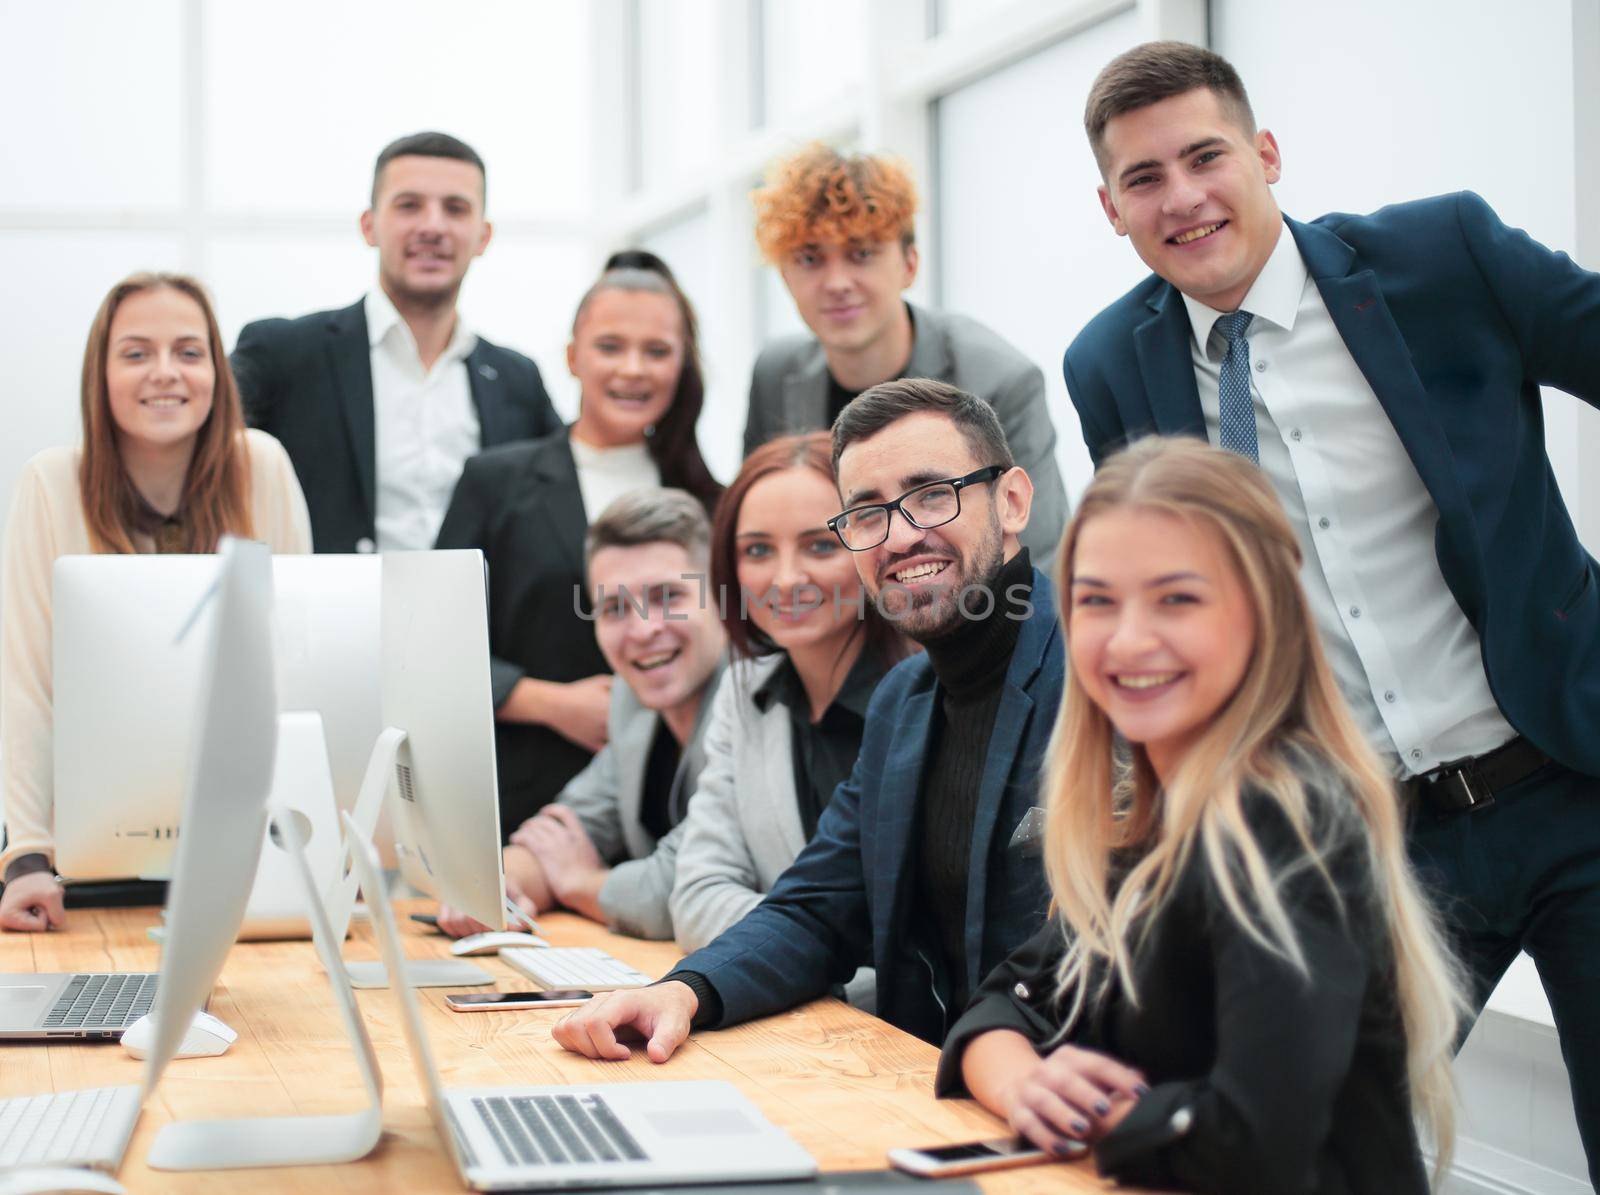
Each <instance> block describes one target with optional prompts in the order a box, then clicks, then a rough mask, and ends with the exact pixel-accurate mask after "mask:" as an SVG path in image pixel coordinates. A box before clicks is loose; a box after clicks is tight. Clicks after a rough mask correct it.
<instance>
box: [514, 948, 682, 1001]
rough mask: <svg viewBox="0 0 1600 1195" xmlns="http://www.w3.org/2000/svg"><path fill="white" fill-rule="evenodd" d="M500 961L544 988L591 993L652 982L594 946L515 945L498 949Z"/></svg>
mask: <svg viewBox="0 0 1600 1195" xmlns="http://www.w3.org/2000/svg"><path fill="white" fill-rule="evenodd" d="M500 961H501V962H503V963H508V964H510V965H511V966H512V967H514V968H515V969H516V970H518V971H521V972H522V973H523V974H524V975H526V976H527V977H528V978H529V979H531V980H533V982H534V983H537V984H540V985H542V986H543V987H545V988H582V989H584V990H585V991H590V992H604V991H610V990H612V989H614V988H642V987H646V986H648V985H649V984H652V983H654V982H655V980H654V979H653V978H651V977H650V976H649V975H646V974H645V973H644V972H643V971H639V970H635V969H634V968H633V967H630V966H628V964H627V963H624V962H622V961H621V960H619V959H614V958H612V957H611V956H610V955H609V954H607V953H606V952H605V951H603V950H601V949H599V948H598V947H596V946H547V947H545V948H544V949H536V948H533V947H528V946H517V947H513V948H511V949H510V950H502V951H501V952H500Z"/></svg>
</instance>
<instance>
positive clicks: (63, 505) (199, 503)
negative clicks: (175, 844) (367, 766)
mask: <svg viewBox="0 0 1600 1195" xmlns="http://www.w3.org/2000/svg"><path fill="white" fill-rule="evenodd" d="M82 410H83V444H82V447H75V448H52V449H47V450H46V451H44V452H41V453H40V454H39V455H38V456H36V457H34V458H33V460H31V461H29V462H28V465H27V466H26V468H25V469H24V470H23V474H22V479H21V481H20V482H19V483H18V485H17V491H16V494H15V496H14V497H13V499H12V504H11V512H10V516H9V518H8V519H7V522H6V536H5V558H4V566H3V572H0V785H3V790H4V804H5V826H6V844H5V850H4V852H3V853H0V874H3V876H4V881H5V890H4V892H3V894H0V928H5V929H9V930H45V929H53V928H58V927H60V926H61V925H63V924H64V923H65V914H64V911H63V903H62V894H61V886H60V884H59V883H58V882H57V880H56V878H55V876H54V874H53V870H52V866H51V862H52V856H53V853H54V834H53V826H54V821H53V812H54V804H55V802H54V773H55V760H54V751H53V741H54V728H53V723H52V708H51V692H52V685H51V675H50V668H51V663H50V661H51V610H50V595H51V573H52V569H53V567H54V563H55V560H56V557H58V556H67V555H83V554H87V553H99V552H129V553H131V552H213V551H215V550H216V547H217V542H218V540H219V539H220V538H221V537H222V536H223V535H237V536H243V537H245V538H249V539H259V540H263V541H265V542H266V543H267V544H268V546H270V547H271V548H272V550H273V551H275V552H308V551H310V550H311V525H310V522H309V520H308V519H307V516H306V505H305V498H304V496H303V495H302V494H301V492H300V483H299V482H298V481H297V480H296V479H295V475H294V469H293V467H292V466H291V465H290V464H289V458H288V456H287V455H286V454H285V453H284V451H283V449H282V448H281V447H280V446H279V445H278V442H277V441H276V440H274V439H272V437H270V436H268V435H265V434H264V433H262V432H257V431H247V430H246V429H245V427H244V417H243V414H242V412H241V410H240V405H239V393H238V390H237V389H236V388H235V386H234V382H233V375H232V374H231V373H230V372H229V370H228V363H227V357H226V355H225V354H224V352H223V346H222V335H221V332H220V331H219V330H218V327H217V320H216V316H215V314H213V312H212V310H211V304H210V301H209V300H208V299H207V297H206V294H205V291H204V290H203V289H202V288H201V287H200V285H199V283H197V282H195V281H194V280H193V279H190V278H186V277H183V276H181V275H175V274H135V275H133V276H132V277H129V278H126V279H124V280H123V281H122V282H119V283H118V284H117V285H116V286H114V287H113V288H112V289H111V293H110V294H108V295H107V296H106V297H105V301H104V302H102V303H101V304H100V310H99V311H98V312H97V313H96V315H95V318H94V323H93V325H92V326H91V327H90V329H89V342H88V345H87V347H86V348H85V350H84V361H83V385H82Z"/></svg>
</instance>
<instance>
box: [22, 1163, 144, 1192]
mask: <svg viewBox="0 0 1600 1195" xmlns="http://www.w3.org/2000/svg"><path fill="white" fill-rule="evenodd" d="M124 1190H125V1188H124V1187H123V1185H122V1184H121V1183H119V1182H118V1181H117V1180H116V1179H114V1178H112V1177H111V1176H110V1175H109V1174H101V1173H100V1172H99V1171H98V1170H69V1169H67V1168H66V1167H51V1168H49V1169H38V1170H9V1171H7V1172H6V1173H5V1174H0V1195H89V1193H99V1195H123V1192H124Z"/></svg>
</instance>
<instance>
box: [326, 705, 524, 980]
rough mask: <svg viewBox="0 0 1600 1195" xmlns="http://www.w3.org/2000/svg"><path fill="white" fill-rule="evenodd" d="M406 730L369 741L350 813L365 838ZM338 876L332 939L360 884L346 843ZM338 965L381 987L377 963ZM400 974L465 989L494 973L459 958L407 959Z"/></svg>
mask: <svg viewBox="0 0 1600 1195" xmlns="http://www.w3.org/2000/svg"><path fill="white" fill-rule="evenodd" d="M405 741H406V732H405V731H403V730H400V729H398V728H396V727H393V726H390V727H388V728H387V729H385V730H384V731H383V733H382V734H380V735H379V736H378V741H377V742H376V743H374V744H373V747H372V755H371V757H370V758H368V760H367V770H366V773H365V774H364V775H363V776H362V777H361V791H360V793H359V794H358V795H357V797H356V807H355V809H354V811H353V813H352V820H353V821H354V822H355V825H356V830H357V832H358V833H360V834H361V836H362V837H363V838H366V839H367V840H369V841H370V840H371V839H372V837H373V835H374V834H376V833H377V829H378V815H379V814H380V813H382V812H383V801H384V797H385V796H386V795H387V794H388V791H389V781H390V779H391V778H392V777H393V776H394V768H395V761H396V760H397V759H398V758H399V756H400V751H401V748H402V747H404V746H405ZM340 859H341V862H340V876H339V879H338V881H337V882H336V884H335V886H334V888H333V889H332V890H331V891H330V893H329V896H328V920H329V922H330V923H331V924H332V926H333V933H334V935H335V937H334V940H335V941H337V942H342V941H344V936H345V934H346V933H348V932H349V929H350V919H351V917H352V916H353V915H354V914H355V907H356V893H357V890H358V889H359V888H360V883H359V882H358V881H357V878H356V874H355V868H354V867H352V866H351V865H350V851H349V847H348V845H347V846H346V849H345V850H344V851H343V852H341V854H340ZM339 965H340V967H341V968H342V969H343V971H344V973H345V974H346V975H347V976H348V977H349V979H350V983H351V984H352V985H353V986H355V987H358V988H362V989H368V988H386V987H388V986H389V973H388V972H387V971H385V970H384V969H383V964H382V963H381V962H376V961H374V962H352V961H350V960H348V959H343V958H341V959H340V960H339ZM406 977H407V978H408V979H409V980H410V981H411V986H412V987H417V988H470V987H478V986H479V985H481V984H486V983H493V982H494V976H493V975H491V974H490V973H489V972H488V971H485V970H484V969H483V968H482V967H480V966H478V965H477V964H475V963H469V962H467V961H466V960H465V959H407V960H406Z"/></svg>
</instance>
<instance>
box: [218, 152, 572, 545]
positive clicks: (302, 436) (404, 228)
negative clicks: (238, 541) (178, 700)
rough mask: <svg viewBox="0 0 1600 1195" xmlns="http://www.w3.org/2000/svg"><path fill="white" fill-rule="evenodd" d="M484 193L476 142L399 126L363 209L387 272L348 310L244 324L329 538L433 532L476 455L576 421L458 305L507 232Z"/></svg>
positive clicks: (341, 540)
mask: <svg viewBox="0 0 1600 1195" xmlns="http://www.w3.org/2000/svg"><path fill="white" fill-rule="evenodd" d="M484 198H485V180H484V169H483V159H482V158H480V157H479V156H478V155H477V153H476V152H475V151H474V150H473V149H472V147H471V146H469V145H467V144H466V143H465V142H463V141H460V140H458V139H457V138H455V137H452V136H450V135H449V134H447V133H414V134H412V135H410V136H407V137H402V138H400V139H399V140H398V141H394V142H392V143H391V144H389V145H388V146H386V147H385V148H384V150H383V152H382V153H380V154H379V155H378V161H377V165H376V167H375V168H374V170H373V176H372V206H371V207H370V208H368V209H367V210H366V211H365V212H363V213H362V214H361V235H362V236H363V238H365V240H366V242H367V244H369V245H371V246H372V247H373V248H375V249H376V250H377V251H378V285H377V286H376V287H375V288H374V289H373V290H372V291H370V292H369V293H368V294H367V295H366V296H365V297H364V298H362V299H359V300H357V301H356V302H355V303H353V304H352V305H351V306H349V307H346V308H343V309H342V310H338V311H319V312H315V313H313V314H311V315H307V316H302V317H301V318H299V319H294V320H285V319H265V320H258V321H256V322H255V323H252V324H248V325H246V326H245V328H244V330H243V331H242V332H240V333H239V342H238V344H237V345H236V346H235V347H234V350H233V357H232V364H233V371H234V374H235V375H236V376H237V378H238V381H239V392H240V394H241V395H242V396H243V399H244V404H245V414H246V416H247V417H248V418H249V420H250V423H251V424H252V425H253V426H255V427H259V428H261V429H262V430H263V431H267V432H270V433H271V434H272V435H274V436H276V437H277V438H278V440H279V441H281V442H282V444H283V447H284V449H285V450H286V451H287V452H288V453H289V459H290V460H292V461H293V462H294V467H295V472H296V473H297V474H298V475H299V478H300V486H301V488H302V489H303V490H304V491H305V495H306V506H307V508H308V509H309V511H310V513H311V539H312V545H313V547H314V548H315V550H316V551H318V552H372V551H377V550H389V549H395V548H409V549H426V548H431V547H433V543H434V537H435V536H437V535H438V533H439V525H440V523H441V522H442V521H443V519H444V512H445V508H446V507H447V506H448V505H449V502H450V495H451V492H452V491H453V490H454V489H455V484H456V480H457V479H458V478H459V477H460V476H461V466H462V465H463V464H464V463H465V462H466V459H467V458H468V457H469V456H472V455H473V454H475V453H476V452H478V451H479V450H480V449H482V448H490V447H493V446H494V445H496V444H504V443H508V442H510V441H512V440H528V439H533V438H535V437H538V436H542V435H546V434H548V433H550V432H553V431H555V430H556V429H557V428H559V427H560V426H561V421H560V420H559V419H558V418H557V417H556V413H555V410H554V408H553V407H552V406H551V405H550V396H549V395H548V394H546V393H545V388H544V382H543V381H542V380H541V379H540V377H539V369H538V367H537V366H535V365H534V363H533V362H532V361H530V360H528V358H526V357H524V356H523V355H522V354H521V353H516V352H513V351H511V350H510V349H504V348H500V347H499V346H498V345H494V344H490V343H489V342H488V341H487V340H485V339H483V337H481V336H477V335H475V334H474V333H473V332H472V330H471V329H470V328H468V327H467V326H466V324H465V322H464V321H463V320H462V319H461V318H460V317H459V315H458V314H457V312H456V299H457V297H458V296H459V295H460V293H461V283H462V280H463V279H465V278H466V276H467V268H468V267H469V266H470V265H471V264H472V262H473V259H474V258H477V257H479V256H480V255H482V253H483V251H484V250H485V249H486V248H488V246H489V238H490V235H491V233H492V232H493V229H492V227H491V226H490V224H489V221H488V220H487V219H486V218H485V215H484Z"/></svg>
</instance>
